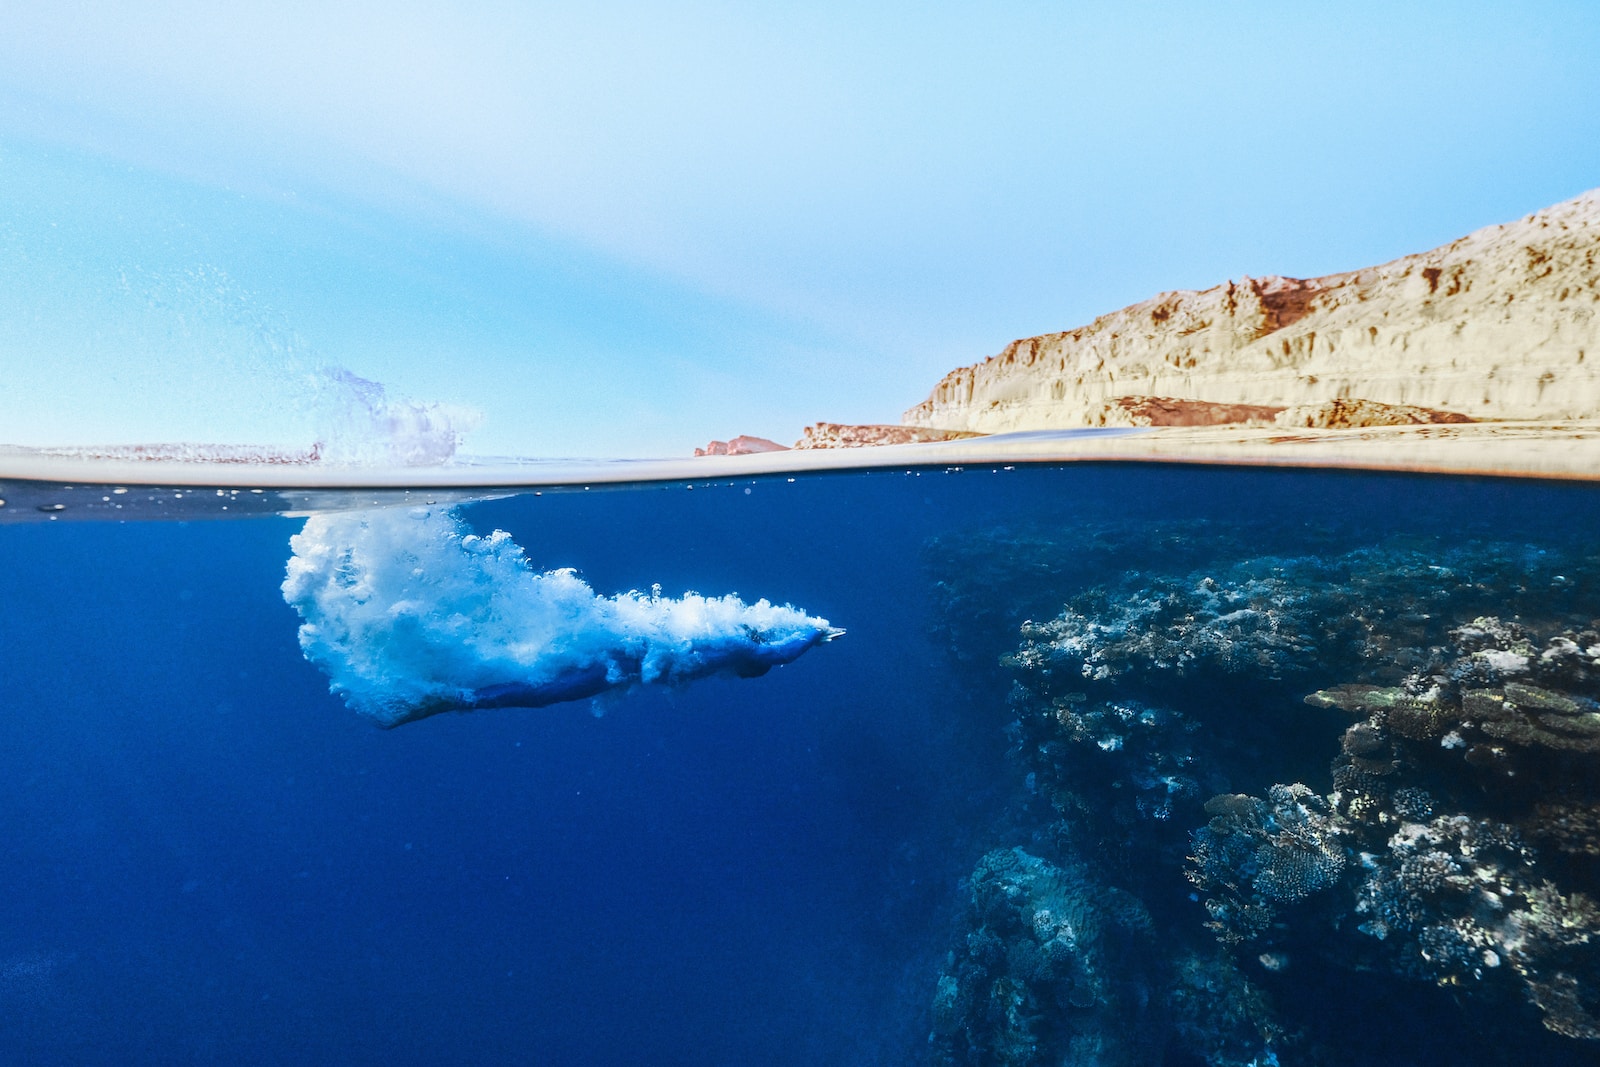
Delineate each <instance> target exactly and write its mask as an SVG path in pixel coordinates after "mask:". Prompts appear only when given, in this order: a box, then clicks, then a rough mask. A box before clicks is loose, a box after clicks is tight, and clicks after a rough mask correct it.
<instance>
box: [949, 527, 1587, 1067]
mask: <svg viewBox="0 0 1600 1067" xmlns="http://www.w3.org/2000/svg"><path fill="white" fill-rule="evenodd" d="M1193 532H1194V530H1193V528H1192V527H1190V528H1188V529H1187V530H1186V531H1185V532H1184V534H1178V535H1174V534H1173V532H1172V531H1171V530H1163V529H1161V528H1160V527H1157V528H1155V529H1153V530H1151V531H1150V532H1149V533H1148V536H1147V537H1146V539H1145V541H1144V542H1143V543H1142V544H1141V545H1139V546H1137V547H1138V549H1139V550H1138V552H1137V558H1138V559H1139V560H1140V561H1141V562H1142V563H1144V564H1145V565H1146V566H1148V563H1149V561H1150V560H1151V559H1152V558H1156V559H1160V558H1163V555H1165V556H1166V558H1167V559H1168V561H1169V562H1170V563H1171V564H1172V570H1171V571H1170V572H1168V573H1161V574H1151V573H1149V572H1147V571H1133V570H1127V571H1125V572H1124V573H1123V574H1122V576H1121V578H1120V580H1117V581H1113V582H1111V583H1105V578H1106V575H1107V570H1106V567H1105V565H1106V563H1107V562H1109V561H1111V560H1114V559H1115V558H1117V557H1116V553H1117V549H1115V548H1114V547H1112V546H1113V543H1114V542H1116V541H1117V539H1118V536H1119V535H1118V534H1116V533H1113V532H1111V531H1109V530H1108V528H1098V529H1093V528H1092V529H1085V530H1081V531H1078V532H1077V533H1075V534H1074V535H1073V536H1070V537H1064V538H1058V539H1056V540H1054V541H1052V540H1050V539H1049V538H1045V537H1042V536H1038V535H1034V534H1026V535H1016V534H1012V535H1009V536H1011V537H1012V539H1013V540H1012V542H1011V547H1012V549H1013V553H1012V555H1011V556H1010V557H1009V558H1007V557H1005V556H1004V555H1003V554H1000V555H998V556H997V555H996V554H995V553H994V547H995V546H994V543H993V538H992V537H991V539H990V540H989V541H988V542H987V543H986V544H985V545H984V546H983V552H987V553H989V556H988V558H989V559H990V560H991V562H990V563H989V564H988V566H989V568H990V570H989V572H988V573H986V574H982V575H979V576H976V577H974V578H972V580H971V581H970V582H969V581H966V580H964V579H963V578H961V577H960V576H959V571H949V570H947V571H943V572H942V574H943V575H946V576H947V577H945V578H944V581H943V582H942V584H941V585H940V586H939V590H940V592H941V594H942V595H943V597H944V608H945V613H944V615H943V616H942V621H941V624H940V626H941V629H942V630H943V631H944V633H945V634H946V636H948V637H949V638H950V639H951V640H952V643H953V644H957V645H969V646H970V645H971V643H972V642H971V641H970V640H966V639H967V638H969V637H971V635H972V633H973V632H974V631H975V630H976V629H977V628H979V627H983V626H993V625H995V624H998V623H1004V624H1007V625H1014V626H1016V630H1014V631H1012V632H1014V633H1020V637H1021V640H1020V643H1018V644H1014V645H1013V646H1012V650H1011V651H1010V652H1009V654H1006V655H1004V656H1003V659H1002V665H1003V668H1004V670H1005V671H1006V672H1007V673H1008V674H1009V676H1010V681H1011V695H1010V698H1009V706H1010V709H1011V711H1012V714H1013V719H1012V722H1011V725H1010V730H1011V739H1012V741H1013V755H1014V757H1015V758H1016V759H1017V761H1018V764H1019V767H1020V769H1021V770H1022V772H1023V773H1025V774H1026V777H1027V787H1028V788H1027V793H1026V795H1025V796H1024V797H1022V798H1021V799H1020V800H1019V808H1018V812H1017V814H1016V815H1015V816H1014V819H1013V821H1012V823H1011V825H1010V826H1009V827H1008V828H1007V831H1006V832H1007V833H1008V834H1010V835H1012V838H1013V840H1018V839H1020V840H1023V841H1024V842H1025V843H1026V848H1027V849H1028V851H1026V852H1025V851H1023V850H1022V849H1001V850H998V851H995V852H991V853H989V854H988V855H987V856H985V857H984V860H983V861H982V862H981V863H980V864H979V866H978V869H977V870H976V871H975V872H974V875H973V878H972V882H971V888H972V902H971V905H970V907H969V909H968V929H967V933H966V935H965V938H964V941H963V943H962V946H961V947H960V948H958V950H957V951H956V952H954V953H953V954H952V955H951V958H950V965H949V967H947V969H946V972H945V974H944V975H943V976H942V977H941V979H940V983H939V993H938V996H937V998H936V1003H935V1008H934V1015H935V1026H934V1031H935V1032H934V1047H935V1049H936V1051H937V1053H938V1055H937V1057H936V1058H937V1059H938V1061H939V1062H941V1063H1052V1064H1054V1063H1079V1062H1101V1063H1146V1062H1148V1063H1159V1062H1163V1059H1162V1057H1163V1055H1167V1054H1171V1055H1174V1056H1177V1057H1179V1058H1180V1059H1181V1060H1183V1061H1184V1062H1204V1063H1206V1064H1211V1065H1215V1067H1224V1065H1232V1064H1244V1063H1251V1062H1275V1061H1276V1060H1277V1058H1279V1057H1282V1058H1283V1062H1318V1063H1321V1062H1329V1063H1333V1062H1339V1063H1376V1062H1386V1061H1385V1060H1384V1059H1383V1056H1382V1055H1381V1054H1380V1053H1379V1052H1377V1051H1374V1050H1371V1049H1367V1048H1364V1047H1363V1046H1361V1045H1360V1043H1359V1040H1358V1037H1359V1035H1353V1034H1343V1033H1340V1032H1338V1031H1337V1030H1336V1029H1333V1028H1330V1027H1328V1026H1327V1025H1326V1023H1325V1022H1324V1021H1322V1020H1321V1017H1320V1015H1319V1013H1318V1005H1317V1004H1315V1003H1312V1002H1308V1001H1306V1000H1305V999H1304V995H1303V994H1302V993H1297V991H1299V990H1302V989H1304V988H1309V987H1322V988H1338V989H1341V990H1346V991H1348V992H1347V993H1346V995H1349V996H1356V997H1359V996H1360V995H1361V991H1362V990H1363V989H1365V988H1367V987H1371V988H1372V989H1373V990H1374V992H1372V993H1371V996H1372V997H1373V998H1375V999H1374V1000H1371V1001H1367V1002H1364V1003H1366V1004H1367V1005H1368V1008H1367V1010H1369V1011H1371V1012H1372V1013H1374V1014H1375V1015H1381V1013H1383V1012H1392V1013H1395V1014H1394V1016H1393V1019H1392V1020H1391V1022H1389V1023H1387V1024H1384V1023H1381V1022H1379V1021H1377V1019H1376V1018H1375V1020H1374V1023H1373V1025H1387V1026H1391V1027H1402V1026H1407V1025H1414V1026H1416V1027H1420V1029H1419V1030H1418V1031H1417V1034H1418V1036H1417V1037H1416V1038H1415V1040H1416V1041H1417V1042H1418V1044H1417V1045H1416V1047H1417V1048H1419V1049H1423V1050H1429V1049H1433V1048H1435V1047H1436V1046H1437V1043H1440V1042H1443V1043H1445V1044H1449V1043H1450V1042H1456V1043H1457V1044H1456V1046H1455V1047H1459V1048H1471V1047H1476V1045H1477V1044H1479V1043H1488V1044H1490V1045H1493V1044H1494V1043H1496V1042H1521V1043H1522V1044H1523V1045H1524V1046H1525V1047H1528V1048H1533V1047H1535V1046H1536V1045H1537V1046H1538V1047H1541V1048H1544V1049H1545V1050H1546V1052H1550V1053H1552V1054H1553V1055H1555V1057H1556V1058H1557V1059H1562V1057H1563V1056H1574V1057H1577V1058H1579V1059H1582V1058H1584V1057H1587V1056H1591V1055H1600V1045H1591V1044H1590V1043H1591V1042H1595V1041H1600V622H1597V621H1594V616H1595V615H1596V614H1600V558H1596V557H1594V556H1589V555H1571V554H1568V555H1565V556H1563V555H1562V554H1561V553H1558V552H1555V551H1551V550H1547V549H1544V548H1539V547H1533V546H1526V545H1514V544H1499V543H1455V544H1451V545H1449V546H1445V545H1441V544H1435V543H1418V542H1415V541H1412V542H1406V543H1400V544H1395V545H1390V546H1368V547H1364V548H1360V549H1358V550H1355V551H1342V552H1327V553H1323V554H1319V555H1307V554H1298V555H1271V554H1256V555H1251V554H1248V553H1246V552H1244V551H1242V550H1241V549H1240V539H1235V538H1230V537H1227V536H1219V537H1212V538H1207V539H1205V540H1204V541H1203V542H1199V543H1197V542H1196V540H1195V539H1194V538H1193V537H1192V536H1188V535H1192V534H1193ZM1122 536H1124V538H1125V540H1132V541H1137V540H1138V539H1137V538H1132V537H1131V535H1126V533H1125V532H1124V534H1123V535H1122ZM1172 537H1176V538H1177V541H1178V542H1179V543H1177V544H1176V545H1175V546H1174V547H1175V549H1176V550H1175V551H1172V552H1170V553H1163V551H1162V545H1163V543H1164V542H1163V538H1172ZM1152 544H1154V545H1155V546H1156V547H1154V548H1152ZM1122 550H1123V551H1132V550H1130V549H1129V548H1128V545H1127V544H1126V543H1124V545H1123V548H1122ZM983 552H977V551H973V552H971V553H970V555H971V557H972V558H974V559H977V558H981V557H982V555H983ZM1208 553H1209V555H1208ZM967 555H969V553H967V552H965V551H964V550H963V546H961V545H959V544H956V543H945V544H941V545H939V546H936V559H939V560H945V561H954V562H959V561H960V560H961V559H963V558H965V557H966V556H967ZM996 558H998V559H1000V560H1001V561H1002V562H1000V563H995V562H992V561H993V560H995V559H996ZM1085 560H1088V561H1090V562H1088V563H1085V562H1084V561H1085ZM1090 573H1092V574H1094V576H1095V578H1097V579H1098V581H1099V582H1100V583H1102V584H1096V585H1090V583H1089V582H1088V581H1086V580H1084V578H1083V576H1084V575H1085V574H1090ZM1113 573H1114V572H1113ZM985 588H987V589H988V590H989V593H990V595H989V596H988V598H987V599H986V598H985V593H984V590H985ZM1013 592H1014V593H1015V598H1014V600H1013V601H1012V602H1011V603H1012V605H1013V606H1012V607H1011V608H1010V609H1009V610H1010V615H1009V617H1008V615H1007V609H1005V608H1004V607H1001V606H999V605H1004V604H1005V603H1007V601H1006V596H1008V595H1010V594H1011V593H1013ZM997 593H998V594H999V595H995V594H997ZM1052 597H1053V598H1054V605H1055V606H1054V607H1053V608H1048V607H1043V608H1042V605H1044V604H1046V603H1047V601H1048V600H1049V599H1050V598H1052ZM1017 604H1025V605H1027V607H1026V614H1023V615H1021V617H1018V615H1019V614H1020V613H1021V611H1022V609H1019V608H1018V607H1016V605H1017ZM1041 615H1043V616H1045V619H1044V621H1040V622H1035V621H1029V619H1028V616H1032V617H1034V618H1038V617H1040V616H1041ZM1286 783H1288V784H1286ZM1208 797H1209V798H1210V799H1209V800H1208V799H1206V798H1208ZM1017 835H1021V837H1020V838H1019V837H1018V836H1017ZM1191 893H1192V895H1191ZM1047 900H1048V901H1049V903H1044V902H1045V901H1047ZM1041 910H1042V911H1045V912H1048V913H1049V914H1051V915H1056V914H1067V913H1068V912H1071V913H1072V914H1074V915H1078V916H1085V917H1091V916H1094V917H1098V918H1097V919H1096V920H1095V922H1094V923H1092V924H1091V925H1092V928H1093V929H1095V930H1096V931H1098V932H1099V933H1098V934H1097V935H1096V937H1095V938H1091V939H1089V940H1088V941H1084V942H1080V943H1079V945H1078V948H1077V949H1075V954H1073V955H1071V956H1070V959H1069V957H1067V956H1059V957H1058V956H1055V955H1052V953H1059V952H1060V951H1061V950H1060V949H1059V948H1050V947H1049V944H1050V938H1051V937H1054V936H1055V935H1054V934H1051V935H1050V936H1049V937H1045V936H1043V935H1041V934H1040V933H1039V931H1038V930H1037V929H1035V926H1034V917H1035V916H1036V915H1037V914H1039V913H1040V911H1041ZM1110 913H1115V915H1117V916H1121V917H1122V918H1121V919H1110V918H1108V917H1107V916H1108V914H1110ZM1131 915H1139V916H1142V918H1141V919H1140V920H1139V921H1138V922H1136V923H1130V922H1128V921H1127V919H1126V917H1127V916H1131ZM1085 921H1087V919H1086V920H1085ZM1086 928H1088V927H1086ZM1042 929H1049V927H1048V924H1046V926H1045V927H1043V928H1042ZM1119 939H1120V943H1121V944H1123V945H1124V946H1125V947H1127V949H1128V951H1129V952H1131V953H1132V954H1133V955H1135V956H1137V957H1139V959H1142V960H1144V961H1145V962H1144V963H1136V962H1134V961H1132V960H1130V959H1126V958H1124V955H1125V954H1120V953H1119V954H1116V955H1115V958H1113V956H1112V955H1109V954H1108V952H1107V950H1106V949H1105V948H1104V947H1103V945H1104V944H1109V943H1110V942H1111V941H1118V940H1119ZM1208 943H1209V947H1208ZM1045 960H1051V961H1053V962H1050V963H1049V964H1048V965H1046V964H1045V963H1043V962H1041V961H1045ZM1072 967H1078V968H1087V969H1089V970H1092V971H1093V973H1094V974H1096V975H1097V976H1099V978H1100V979H1102V980H1103V981H1104V982H1105V983H1108V984H1104V985H1095V984H1093V983H1091V982H1088V981H1087V980H1086V979H1085V978H1084V977H1083V975H1084V974H1085V973H1087V972H1085V971H1083V970H1079V971H1072V970H1071V968H1072ZM1063 968H1066V969H1063ZM1069 972H1070V974H1071V977H1063V976H1065V975H1068V974H1069ZM1380 988H1381V989H1383V990H1385V992H1383V993H1379V992H1376V990H1378V989H1380ZM1430 989H1439V990H1443V991H1445V992H1446V993H1448V994H1449V995H1448V996H1444V997H1442V999H1441V998H1440V997H1437V996H1434V995H1432V994H1430V993H1429V992H1428V991H1429V990H1430ZM1408 990H1409V991H1410V992H1408ZM1085 991H1093V997H1094V1003H1093V1004H1091V1003H1087V1002H1085V1001H1084V997H1085V995H1086V993H1085ZM1132 991H1138V995H1137V996H1135V995H1134V994H1133V992H1132ZM1150 1004H1160V1005H1165V1010H1164V1011H1161V1012H1153V1011H1152V1010H1151V1009H1150V1008H1149V1007H1148V1005H1150ZM1407 1004H1409V1005H1410V1007H1402V1006H1401V1005H1407ZM1201 1005H1203V1006H1201ZM1407 1011H1411V1012H1414V1013H1416V1018H1415V1019H1413V1020H1412V1022H1410V1023H1405V1022H1402V1019H1403V1018H1405V1012H1407ZM1116 1019H1120V1020H1121V1022H1120V1023H1118V1022H1115V1021H1114V1020H1116ZM1424 1019H1425V1020H1426V1021H1422V1020H1424ZM1452 1019H1453V1020H1454V1022H1451V1020H1452ZM1135 1029H1137V1030H1140V1031H1141V1032H1143V1031H1146V1030H1148V1032H1146V1033H1144V1036H1143V1039H1142V1040H1141V1042H1140V1043H1138V1044H1137V1045H1130V1044H1128V1043H1127V1042H1126V1041H1123V1042H1122V1043H1120V1044H1119V1043H1118V1042H1117V1041H1115V1040H1112V1039H1111V1038H1110V1037H1108V1036H1106V1035H1109V1034H1120V1033H1126V1032H1129V1031H1132V1030H1135ZM1541 1031H1542V1034H1541ZM1441 1034H1447V1035H1448V1036H1440V1035H1441ZM1557 1035H1559V1036H1557ZM1075 1041H1076V1042H1080V1045H1081V1049H1083V1050H1091V1049H1092V1050H1094V1051H1093V1057H1098V1058H1093V1057H1091V1058H1090V1059H1084V1058H1082V1055H1081V1054H1080V1053H1079V1052H1076V1051H1074V1050H1075V1049H1079V1048H1080V1045H1074V1044H1073V1042H1075ZM1428 1042H1434V1043H1435V1044H1428ZM1540 1042H1545V1044H1542V1045H1540V1044H1539V1043H1540ZM1548 1042H1566V1043H1567V1044H1566V1045H1563V1046H1560V1047H1557V1046H1552V1045H1549V1044H1548ZM1561 1048H1570V1050H1571V1051H1570V1052H1568V1053H1563V1052H1562V1051H1561ZM1580 1048H1581V1049H1583V1051H1582V1052H1581V1053H1579V1052H1578V1051H1577V1050H1578V1049H1580ZM1085 1054H1086V1053H1085ZM1075 1056H1077V1057H1078V1058H1074V1057H1075ZM1563 1062H1565V1060H1563Z"/></svg>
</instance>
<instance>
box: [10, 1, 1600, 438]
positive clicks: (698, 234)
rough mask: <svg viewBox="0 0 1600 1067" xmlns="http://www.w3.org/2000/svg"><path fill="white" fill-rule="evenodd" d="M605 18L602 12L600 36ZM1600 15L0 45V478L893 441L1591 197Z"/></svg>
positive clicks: (449, 8)
mask: <svg viewBox="0 0 1600 1067" xmlns="http://www.w3.org/2000/svg"><path fill="white" fill-rule="evenodd" d="M580 7H581V11H580V10H579V9H580ZM1595 55H1600V5H1596V4H1594V3H1593V2H1592V0H1583V2H1528V3H1521V4H1518V5H1515V6H1514V7H1513V6H1511V5H1504V4H1491V3H1476V2H1472V0H1456V2H1453V3H1431V2H1417V3H1405V4H1394V3H1385V4H1379V3H1360V2H1351V3H1344V4H1340V5H1316V6H1312V5H1286V4H1282V3H1272V4H1266V3H1246V2H1241V3H1227V2H1221V0H1213V2H1211V3H1194V4H1182V3H1168V4H1139V3H1124V4H1117V5H1111V4H1103V5H1088V4H1067V3H1056V4H1043V3H1040V4H1003V3H989V4H981V5H980V4H937V3H935V4H909V3H881V4H875V5H872V6H871V7H870V8H868V9H866V10H863V9H862V8H861V5H838V4H826V3H817V4H808V5H803V6H802V5H783V4H762V5H732V4H696V3H686V4H673V5H628V4H603V3H602V4H586V5H564V6H562V7H545V6H541V5H534V4H510V3H502V4H495V3H483V4H475V5H461V4H445V3H427V2H424V3H399V4H395V3H389V4H383V5H377V4H362V3H356V4H330V3H326V2H323V3H317V4H311V3H293V2H287V3H277V4H272V5H252V4H249V3H245V4H235V5H226V6H225V5H216V4H204V3H191V4H182V3H174V4H144V5H135V4H109V3H103V4H96V3H79V4H72V5H67V4H53V5H52V4H45V5H34V6H28V5H9V6H8V7H7V8H5V9H3V10H0V375H3V378H0V441H12V442H20V443H36V444H37V443H56V442H62V441H78V442H94V443H100V442H110V441H149V440H172V439H189V440H194V439H202V440H233V441H243V440H256V441H275V442H279V443H296V442H303V441H306V440H308V439H309V438H310V437H311V436H313V435H315V434H316V433H317V432H318V430H317V426H316V423H317V420H318V418H320V417H322V416H320V415H318V414H317V411H316V410H314V409H315V405H314V404H313V403H312V402H311V401H309V400H308V399H307V396H308V386H307V384H306V383H307V381H308V380H309V379H310V378H311V377H312V376H314V375H315V373H316V370H317V368H319V367H324V366H342V367H346V368H348V369H349V370H350V371H352V372H354V373H355V374H357V375H361V376H363V377H366V378H370V379H374V380H378V381H381V382H383V383H385V384H386V385H387V386H388V388H389V389H390V391H391V393H394V394H399V395H405V396H409V397H413V398H417V399H427V400H439V401H447V402H451V403H454V404H457V405H461V406H463V407H469V408H472V409H476V410H477V411H478V412H480V413H481V415H482V421H481V423H480V424H479V425H478V427H477V428H476V429H475V430H474V431H473V432H472V433H471V435H470V436H469V437H468V442H467V443H468V447H469V449H470V450H472V451H476V452H481V453H500V454H505V453H522V454H538V455H564V454H590V455H645V454H681V453H684V452H686V451H687V450H688V449H689V448H691V447H692V446H693V445H695V444H698V443H703V442H704V441H705V440H707V439H709V438H711V437H727V436H730V435H733V434H736V433H756V434H762V435H766V436H772V437H775V438H778V439H780V440H790V439H793V438H794V437H795V436H797V435H798V433H799V431H800V428H801V427H802V426H803V425H804V424H805V423H807V422H810V421H815V420H818V419H828V420H835V421H859V422H874V421H895V420H897V418H898V416H899V413H900V412H901V411H902V410H903V409H904V408H906V407H908V406H910V405H911V404H913V403H915V402H917V401H918V400H920V399H922V397H923V396H925V395H926V394H927V392H928V390H929V389H930V388H931V387H932V386H933V384H934V382H935V381H937V379H938V378H939V377H940V375H942V374H943V373H944V372H945V371H947V370H949V369H951V368H953V367H955V366H958V365H960V364H964V363H971V362H975V361H977V360H979V359H982V358H983V357H985V356H987V355H990V354H992V353H994V352H996V351H998V350H999V349H1000V348H1001V347H1003V346H1004V345H1005V344H1006V343H1007V342H1008V341H1010V340H1011V339H1012V338H1015V337H1021V336H1027V335H1030V334H1034V333H1040V332H1044V331H1047V330H1055V329H1065V328H1068V327H1071V326H1075V325H1080V324H1082V323H1084V322H1087V321H1088V320H1090V319H1092V318H1093V317H1094V316H1095V315H1097V314H1100V313H1103V312H1105V311H1109V310H1112V309H1114V308H1117V307H1120V306H1122V305H1124V304H1127V303H1130V302H1132V301H1135V300H1140V299H1143V298H1145V297H1148V296H1151V295H1153V294H1155V293H1156V292H1159V291H1161V290H1165V289H1174V288H1203V287H1206V286H1210V285H1214V284H1217V283H1219V282H1221V281H1223V280H1225V279H1227V278H1230V277H1239V276H1240V275H1243V274H1255V275H1259V274H1268V273H1281V274H1295V275H1302V276H1304V275H1315V274H1320V273H1328V272H1332V271H1337V270H1344V269H1350V268H1354V267H1359V266H1364V265H1367V264H1370V263H1375V262H1380V261H1383V260H1386V259H1390V258H1393V257H1395V256H1397V255H1402V254H1404V253H1407V252H1412V251H1419V250H1421V249H1424V248H1428V247H1432V246H1434V245H1437V244H1440V243H1442V242H1444V241H1447V240H1450V239H1452V238H1454V237H1457V236H1460V235H1461V234H1463V233H1466V232H1468V231H1470V230H1472V229H1475V228H1477V227H1479V226H1483V225H1487V224H1490V223H1494V222H1500V221H1506V220H1508V219H1511V218H1515V217H1517V216H1519V215H1523V214H1526V213H1527V212H1529V211H1532V210H1535V209H1537V208H1539V207H1542V206H1545V205H1546V204H1549V203H1552V202H1555V201H1558V200H1562V199H1565V198H1567V197H1570V196H1573V195H1576V194H1577V193H1579V192H1581V191H1583V190H1585V189H1588V188H1591V187H1594V186H1596V185H1600V65H1596V64H1595V63H1594V62H1593V57H1594V56H1595Z"/></svg>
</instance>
